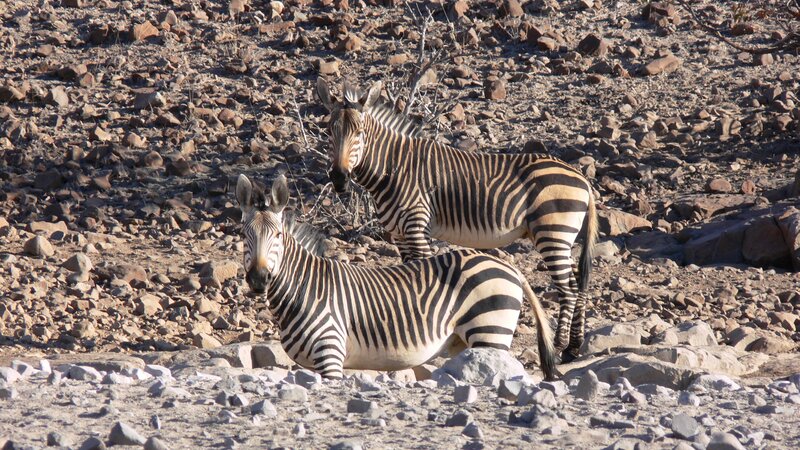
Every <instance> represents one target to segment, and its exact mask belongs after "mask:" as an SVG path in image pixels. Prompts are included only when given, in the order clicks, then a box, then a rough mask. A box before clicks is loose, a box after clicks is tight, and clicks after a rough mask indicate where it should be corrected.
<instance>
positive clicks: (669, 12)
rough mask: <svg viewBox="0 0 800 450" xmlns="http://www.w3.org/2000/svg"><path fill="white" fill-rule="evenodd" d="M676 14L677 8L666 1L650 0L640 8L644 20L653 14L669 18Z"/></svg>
mask: <svg viewBox="0 0 800 450" xmlns="http://www.w3.org/2000/svg"><path fill="white" fill-rule="evenodd" d="M677 14H678V10H677V9H676V8H675V6H674V5H671V4H669V3H667V2H650V3H648V4H647V5H645V7H644V8H642V17H644V19H645V20H650V19H651V17H652V16H654V15H658V16H662V17H667V18H670V17H674V16H676V15H677Z"/></svg>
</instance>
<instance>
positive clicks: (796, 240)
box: [777, 171, 800, 272]
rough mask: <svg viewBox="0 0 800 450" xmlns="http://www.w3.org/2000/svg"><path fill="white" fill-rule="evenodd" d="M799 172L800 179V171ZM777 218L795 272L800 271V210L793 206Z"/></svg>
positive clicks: (799, 178) (799, 177)
mask: <svg viewBox="0 0 800 450" xmlns="http://www.w3.org/2000/svg"><path fill="white" fill-rule="evenodd" d="M797 173H798V180H800V171H798V172H797ZM777 220H778V227H779V228H780V229H781V233H782V234H783V240H784V242H786V246H787V249H788V251H789V256H790V258H791V262H792V268H793V269H794V271H795V272H800V210H798V209H797V208H795V207H791V208H789V209H787V210H786V211H785V212H784V213H783V214H781V215H780V216H778V217H777Z"/></svg>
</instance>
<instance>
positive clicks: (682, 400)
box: [678, 391, 700, 406]
mask: <svg viewBox="0 0 800 450" xmlns="http://www.w3.org/2000/svg"><path fill="white" fill-rule="evenodd" d="M678 404H679V405H690V406H700V397H698V396H697V395H695V394H694V393H692V392H688V391H681V392H680V394H678Z"/></svg>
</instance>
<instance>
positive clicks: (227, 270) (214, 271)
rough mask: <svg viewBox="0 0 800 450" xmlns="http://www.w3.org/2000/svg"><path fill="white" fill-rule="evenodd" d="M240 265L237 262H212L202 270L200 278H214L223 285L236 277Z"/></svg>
mask: <svg viewBox="0 0 800 450" xmlns="http://www.w3.org/2000/svg"><path fill="white" fill-rule="evenodd" d="M238 270H239V264H238V263H237V262H235V261H231V260H225V261H210V262H207V263H205V264H203V266H202V267H201V268H200V277H202V278H212V279H214V280H215V281H217V282H218V283H220V284H222V283H224V282H225V280H228V279H230V278H234V277H236V273H237V272H238Z"/></svg>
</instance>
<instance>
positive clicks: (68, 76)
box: [58, 64, 89, 81]
mask: <svg viewBox="0 0 800 450" xmlns="http://www.w3.org/2000/svg"><path fill="white" fill-rule="evenodd" d="M88 70H89V69H88V68H87V67H86V65H85V64H72V65H68V66H63V67H62V68H60V69H58V77H59V78H61V79H62V80H68V81H74V80H77V79H78V77H80V76H81V75H83V74H85V73H86V72H88Z"/></svg>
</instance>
